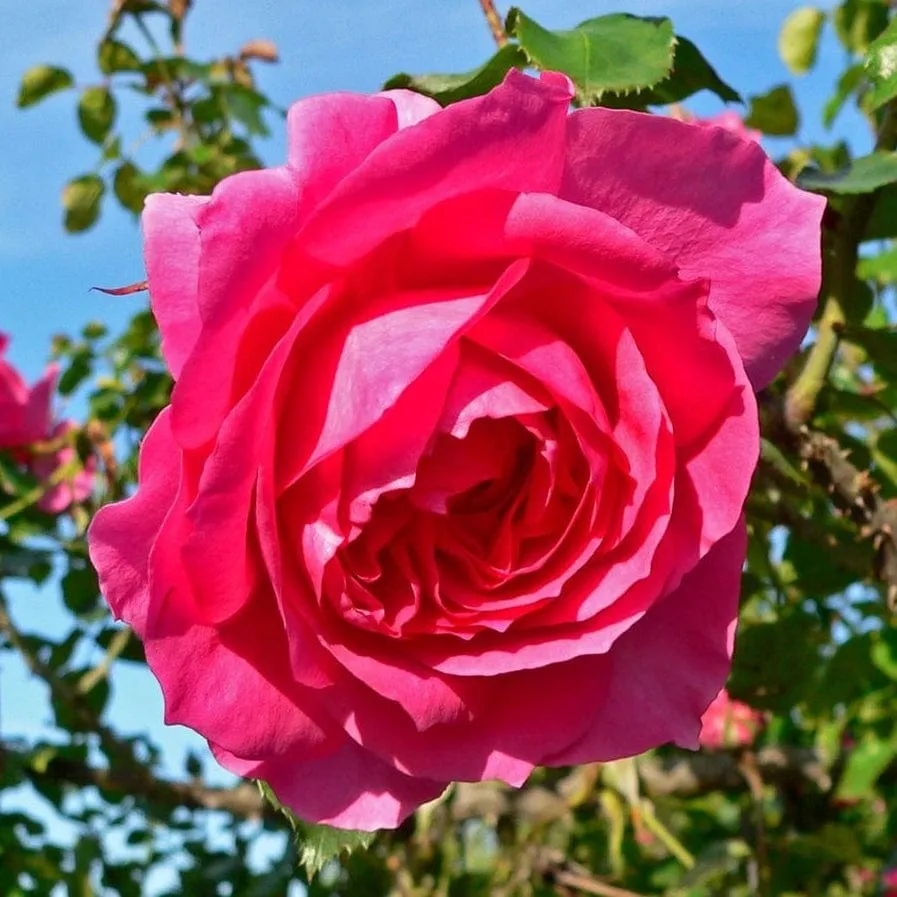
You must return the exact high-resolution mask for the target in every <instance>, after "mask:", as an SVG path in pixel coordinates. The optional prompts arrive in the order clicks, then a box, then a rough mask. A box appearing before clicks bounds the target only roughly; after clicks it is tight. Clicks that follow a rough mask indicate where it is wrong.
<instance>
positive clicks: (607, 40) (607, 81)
mask: <svg viewBox="0 0 897 897" xmlns="http://www.w3.org/2000/svg"><path fill="white" fill-rule="evenodd" d="M507 29H508V33H509V34H511V35H512V36H513V37H516V38H517V40H518V41H519V42H520V46H521V48H522V49H523V51H524V52H525V53H526V55H527V57H528V58H529V60H530V61H531V62H532V64H533V65H535V66H536V67H537V68H539V69H543V70H555V71H561V72H565V73H566V74H567V75H569V76H570V78H571V79H572V80H573V83H574V84H575V85H576V89H577V92H578V94H579V96H580V99H581V100H582V101H583V102H586V103H591V102H594V101H596V100H599V99H601V97H603V96H604V95H605V94H607V93H629V92H630V91H635V90H643V89H646V88H650V87H654V86H655V85H657V84H659V83H660V82H661V81H663V79H664V78H666V77H667V76H668V75H669V74H670V71H671V70H672V68H673V59H674V51H675V44H676V38H675V35H674V34H673V26H672V24H671V22H670V20H669V19H641V18H638V17H637V16H630V15H627V14H625V13H617V14H613V15H607V16H601V17H600V18H597V19H589V20H588V21H586V22H583V23H581V24H580V25H578V26H577V27H576V28H574V29H573V30H571V31H549V30H547V29H546V28H543V27H542V26H541V25H539V24H538V23H537V22H535V21H534V20H533V19H531V18H530V17H529V16H527V15H526V14H525V13H523V12H521V11H520V10H519V9H517V8H516V7H514V8H512V9H511V11H510V12H509V13H508V21H507Z"/></svg>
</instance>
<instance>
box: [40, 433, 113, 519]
mask: <svg viewBox="0 0 897 897" xmlns="http://www.w3.org/2000/svg"><path fill="white" fill-rule="evenodd" d="M75 429H76V425H75V423H74V421H62V422H61V423H58V424H57V425H56V426H55V427H54V428H53V430H52V431H51V432H50V434H49V435H48V436H47V441H48V442H54V441H58V440H61V439H62V438H63V437H65V436H68V435H69V434H71V433H72V432H74V431H75ZM77 458H78V455H77V453H76V452H75V448H74V446H73V445H71V444H70V443H66V444H64V445H63V446H62V447H61V448H57V449H54V450H52V451H47V452H42V451H37V450H36V449H32V450H31V451H30V452H29V454H28V457H27V460H26V462H25V463H26V466H27V467H28V469H29V470H30V471H31V472H32V473H33V474H34V475H35V476H36V477H37V478H38V479H40V480H41V481H43V482H47V481H49V480H51V478H55V477H56V475H57V473H58V472H59V469H60V468H61V467H65V466H67V465H69V464H71V463H72V462H73V461H76V460H77ZM95 476H96V458H95V457H94V456H92V455H91V456H90V457H89V458H87V459H86V460H85V462H84V464H83V466H81V465H76V466H75V470H74V472H73V473H72V474H68V475H65V476H63V477H62V479H61V480H59V481H58V482H54V483H52V484H50V485H48V488H47V490H46V492H44V494H43V495H42V496H41V497H40V500H39V501H38V503H37V506H38V507H39V508H40V509H41V510H42V511H46V512H47V513H48V514H61V513H62V512H63V511H65V510H66V509H67V508H69V507H70V506H71V505H73V504H78V503H79V502H82V501H84V500H85V499H86V498H88V497H89V496H90V494H91V492H93V483H94V478H95Z"/></svg>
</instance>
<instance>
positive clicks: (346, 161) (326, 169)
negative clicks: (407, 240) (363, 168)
mask: <svg viewBox="0 0 897 897" xmlns="http://www.w3.org/2000/svg"><path fill="white" fill-rule="evenodd" d="M410 115H411V112H410V110H409V111H403V109H402V108H400V107H399V103H397V102H396V101H395V100H393V98H392V97H390V96H387V95H386V94H381V95H380V96H373V97H369V96H362V95H360V94H353V93H332V94H325V95H322V96H315V97H308V98H307V99H304V100H300V101H299V102H298V103H294V104H293V105H292V106H291V107H290V111H289V113H288V115H287V130H288V137H287V139H288V146H289V155H288V164H289V166H290V168H291V169H293V170H294V171H295V172H296V174H297V177H298V178H300V180H301V183H302V205H303V207H304V208H305V209H306V210H311V209H313V208H314V206H315V205H317V204H318V203H320V202H321V201H322V200H324V199H325V198H326V197H327V196H328V194H329V193H330V192H331V191H332V190H333V189H334V188H335V187H336V186H337V184H339V182H340V181H341V180H342V179H343V178H345V177H346V176H347V175H349V174H350V173H351V172H352V171H353V170H354V169H355V168H357V167H358V165H360V164H361V163H362V162H363V161H364V159H365V158H367V156H369V155H370V154H371V153H372V152H373V151H374V150H375V149H376V148H377V146H379V145H380V144H381V143H382V142H383V141H384V140H386V139H388V138H389V137H391V136H392V135H393V134H395V132H396V130H397V129H398V128H399V127H400V120H401V118H402V117H403V116H404V117H405V118H407V117H409V116H410Z"/></svg>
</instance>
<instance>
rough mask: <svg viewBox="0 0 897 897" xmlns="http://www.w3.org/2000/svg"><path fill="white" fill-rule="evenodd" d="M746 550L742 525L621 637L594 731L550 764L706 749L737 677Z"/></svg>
mask: <svg viewBox="0 0 897 897" xmlns="http://www.w3.org/2000/svg"><path fill="white" fill-rule="evenodd" d="M746 544H747V537H746V532H745V527H744V523H743V522H742V523H740V524H739V525H738V526H737V527H736V529H735V530H734V531H733V532H732V533H731V534H730V535H728V536H727V537H726V538H725V539H723V540H722V541H720V542H718V543H717V544H716V545H715V546H714V548H713V549H712V550H711V551H710V553H709V554H708V555H707V556H706V557H705V558H704V560H703V561H702V562H701V563H700V564H699V565H698V566H697V567H696V568H695V569H694V570H693V571H692V572H691V573H689V574H688V575H687V576H686V577H685V579H683V581H682V584H681V585H680V586H679V588H678V589H677V590H676V591H675V592H673V593H672V594H671V595H668V596H667V597H666V598H665V599H664V600H663V601H662V602H660V603H659V604H657V605H655V606H654V607H653V608H652V609H651V612H650V613H649V614H646V615H645V616H644V617H643V618H642V619H641V620H640V621H639V622H638V623H637V624H636V625H635V626H633V627H632V628H631V629H630V630H629V631H628V632H627V633H626V634H625V635H623V636H621V638H620V639H619V640H618V641H617V643H616V644H615V645H614V648H613V650H612V651H611V653H610V657H611V660H612V671H611V673H610V684H609V687H608V693H607V697H606V698H605V700H604V701H603V702H602V703H601V704H600V705H599V706H598V707H597V708H596V712H595V715H594V717H593V723H592V728H591V730H590V731H589V732H588V734H586V735H585V736H584V737H583V738H582V739H581V740H580V741H579V742H578V743H577V744H575V745H572V746H571V747H570V748H568V749H566V750H563V751H559V752H558V753H556V754H554V755H553V756H551V757H548V758H546V760H545V763H546V764H547V765H550V766H566V765H567V764H573V763H590V762H594V761H604V762H606V761H610V760H616V759H619V758H620V757H629V756H632V755H634V754H640V753H642V752H643V751H646V750H648V749H649V748H652V747H655V746H657V745H659V744H664V743H665V742H668V741H674V742H675V743H676V744H678V745H680V746H681V747H686V748H692V749H694V748H696V747H697V746H698V732H699V731H700V728H701V715H702V714H703V713H704V711H705V710H706V708H707V705H708V704H709V703H710V701H711V700H712V699H713V696H714V695H715V694H717V692H718V691H719V690H720V689H721V688H722V686H723V684H724V683H725V680H726V677H727V676H728V674H729V668H730V659H731V655H732V643H733V637H734V631H735V621H736V619H737V615H738V596H739V589H740V585H741V568H742V565H743V564H744V556H745V548H746Z"/></svg>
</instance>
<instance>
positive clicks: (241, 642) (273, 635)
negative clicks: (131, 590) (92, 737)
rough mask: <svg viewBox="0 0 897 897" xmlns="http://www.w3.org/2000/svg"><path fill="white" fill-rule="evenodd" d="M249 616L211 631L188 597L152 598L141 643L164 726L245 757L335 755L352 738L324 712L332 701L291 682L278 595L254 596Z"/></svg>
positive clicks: (175, 593) (174, 593)
mask: <svg viewBox="0 0 897 897" xmlns="http://www.w3.org/2000/svg"><path fill="white" fill-rule="evenodd" d="M246 611H247V613H246V614H245V615H244V616H242V617H241V616H240V615H238V616H237V617H235V618H234V619H233V620H232V621H229V622H228V623H226V624H224V625H220V626H218V627H216V628H212V627H208V626H203V625H200V624H196V623H195V622H194V621H193V620H192V619H191V614H190V612H189V599H188V598H187V597H186V596H185V595H184V594H183V592H182V591H179V590H172V591H171V592H169V593H168V594H167V595H164V596H154V604H153V607H152V611H151V614H150V617H149V619H148V621H147V624H146V631H145V633H144V635H143V638H144V644H145V646H146V657H147V663H148V664H149V666H150V669H151V670H152V672H153V675H155V677H156V678H157V679H158V680H159V684H160V685H161V686H162V692H163V694H164V696H165V722H166V723H167V724H168V725H172V724H175V723H177V724H181V725H185V726H189V727H190V728H192V729H195V730H196V731H197V732H201V733H202V735H203V736H204V737H206V738H208V739H209V740H210V741H213V742H215V744H218V745H220V746H222V747H223V748H225V749H226V750H228V751H231V752H233V753H234V754H236V755H237V756H240V757H256V756H264V757H266V758H275V757H279V756H282V755H283V754H285V753H287V752H290V751H294V750H295V751H301V752H302V754H303V756H305V757H308V758H312V757H316V756H318V755H320V754H321V753H326V752H329V751H332V750H334V749H335V748H336V747H337V746H338V745H340V744H342V743H343V742H344V741H345V740H346V735H345V733H344V732H342V731H339V730H337V729H336V728H335V727H334V726H332V725H330V724H329V722H328V721H327V718H326V716H325V715H324V714H323V713H321V712H320V710H319V709H318V704H319V701H320V700H326V697H325V696H321V697H320V698H319V697H318V696H317V695H316V694H315V693H314V692H313V691H312V690H311V689H307V688H303V687H301V686H298V685H296V684H295V683H294V682H293V680H292V676H291V675H290V672H289V668H288V663H289V660H288V653H287V647H286V638H285V636H284V633H283V623H282V620H281V618H280V616H279V614H278V613H277V610H276V606H275V602H274V600H273V596H271V595H270V594H260V595H258V596H256V599H255V600H254V601H253V602H252V603H251V604H250V605H249V606H248V607H247V608H246Z"/></svg>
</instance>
